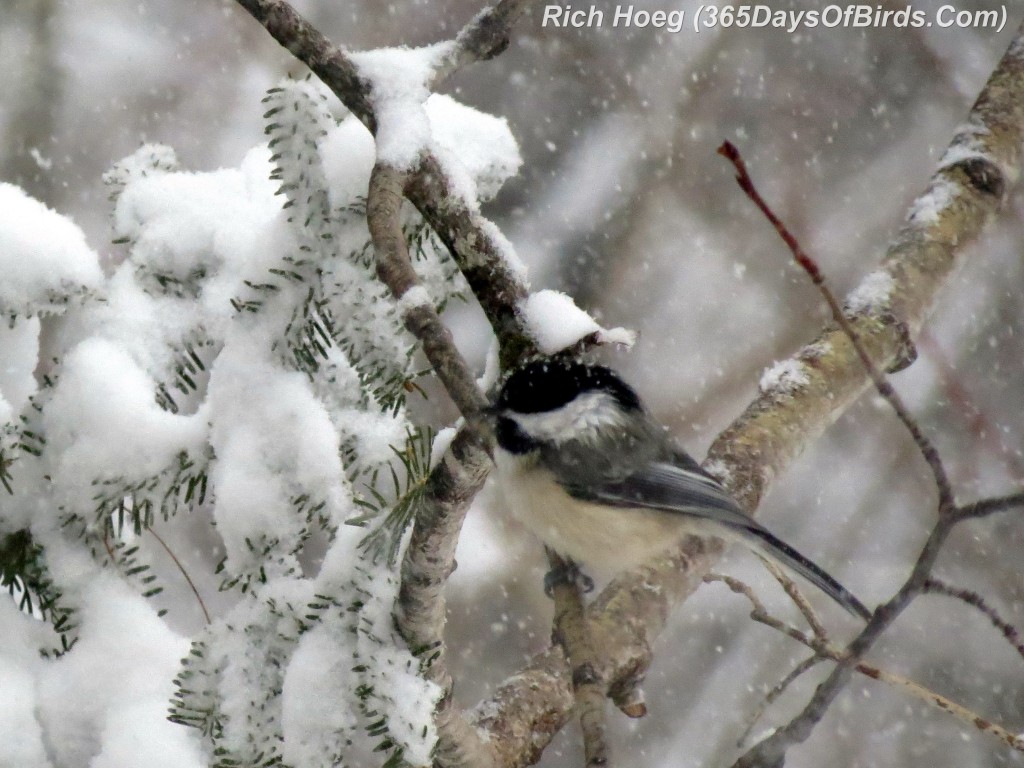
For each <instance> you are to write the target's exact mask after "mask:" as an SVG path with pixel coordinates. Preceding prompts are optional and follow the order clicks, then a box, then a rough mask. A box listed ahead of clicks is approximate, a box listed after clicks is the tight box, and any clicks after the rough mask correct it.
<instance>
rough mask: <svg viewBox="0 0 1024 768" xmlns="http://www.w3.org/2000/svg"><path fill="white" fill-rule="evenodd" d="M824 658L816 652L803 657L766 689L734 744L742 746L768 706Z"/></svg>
mask: <svg viewBox="0 0 1024 768" xmlns="http://www.w3.org/2000/svg"><path fill="white" fill-rule="evenodd" d="M824 660H825V658H824V657H823V656H820V655H819V654H817V653H815V654H814V655H813V656H808V657H807V658H806V659H804V660H803V661H801V662H800V663H799V664H797V665H796V666H795V667H793V669H792V670H790V672H789V674H788V675H786V676H785V677H784V678H782V679H781V680H780V681H779V682H777V683H776V684H775V685H774V686H772V689H771V690H770V691H768V693H767V694H766V695H765V697H764V699H762V701H761V703H760V704H758V706H757V709H755V710H754V711H753V713H751V716H750V721H749V722H748V723H747V727H746V728H744V729H743V733H741V734H740V736H739V738H738V739H736V746H737V747H742V746H743V744H744V743H745V742H746V740H747V737H749V736H750V732H751V731H752V730H754V726H755V725H757V721H758V720H760V719H761V718H762V717H763V716H764V713H765V712H767V711H768V707H770V706H771V705H772V704H774V703H775V701H776V700H777V699H778V698H779V697H780V696H781V695H782V694H783V693H785V692H786V690H787V689H788V688H789V686H791V685H792V684H793V683H795V682H796V681H797V680H798V679H799V678H800V676H801V675H803V674H804V673H805V672H807V671H809V670H810V669H812V668H814V667H816V666H817V665H818V664H820V663H821V662H822V661H824Z"/></svg>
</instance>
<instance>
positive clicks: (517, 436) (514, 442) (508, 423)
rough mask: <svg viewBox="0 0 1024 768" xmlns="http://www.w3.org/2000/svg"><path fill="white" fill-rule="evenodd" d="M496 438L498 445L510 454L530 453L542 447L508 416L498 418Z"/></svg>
mask: <svg viewBox="0 0 1024 768" xmlns="http://www.w3.org/2000/svg"><path fill="white" fill-rule="evenodd" d="M495 437H496V439H497V441H498V445H500V446H501V447H502V448H504V449H505V450H506V451H508V452H509V453H515V454H523V453H529V452H530V451H534V450H536V449H537V448H539V447H540V445H539V443H537V441H536V440H534V439H533V438H532V437H530V436H529V435H528V434H526V432H524V431H523V428H522V427H520V426H519V425H518V424H517V423H516V422H515V420H514V419H510V418H508V417H507V416H502V417H499V418H498V424H497V426H496V428H495Z"/></svg>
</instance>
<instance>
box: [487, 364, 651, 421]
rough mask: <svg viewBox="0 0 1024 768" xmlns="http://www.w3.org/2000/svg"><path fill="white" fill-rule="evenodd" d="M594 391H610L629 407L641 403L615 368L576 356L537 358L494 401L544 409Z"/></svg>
mask: <svg viewBox="0 0 1024 768" xmlns="http://www.w3.org/2000/svg"><path fill="white" fill-rule="evenodd" d="M591 391H603V392H607V393H608V394H610V395H611V396H612V397H614V398H615V399H616V400H618V401H619V404H620V405H621V406H622V407H623V408H625V409H627V410H639V409H640V407H641V406H640V398H639V397H638V396H637V394H636V392H635V391H634V390H633V388H632V387H630V386H629V385H628V384H627V383H626V382H624V381H623V380H622V379H621V378H619V375H618V374H617V373H615V371H613V370H612V369H611V368H605V367H604V366H602V365H587V364H586V363H580V362H576V361H573V360H534V361H532V362H529V363H526V364H525V365H523V366H522V367H520V368H517V369H516V370H515V371H514V372H513V373H512V375H511V376H509V377H508V379H507V380H506V381H505V384H504V385H503V386H502V388H501V392H499V393H498V399H497V401H496V402H495V404H494V405H495V408H496V409H497V410H509V411H515V412H516V413H544V412H546V411H553V410H555V409H557V408H561V407H562V406H563V405H565V404H566V403H568V402H570V401H572V400H573V399H574V398H576V397H577V396H579V395H580V394H582V393H584V392H591Z"/></svg>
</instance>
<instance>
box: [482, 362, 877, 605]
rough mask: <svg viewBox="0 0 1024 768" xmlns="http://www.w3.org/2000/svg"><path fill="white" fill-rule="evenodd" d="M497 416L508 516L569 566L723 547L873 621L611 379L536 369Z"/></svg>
mask: <svg viewBox="0 0 1024 768" xmlns="http://www.w3.org/2000/svg"><path fill="white" fill-rule="evenodd" d="M491 412H492V414H493V416H494V417H495V419H496V423H495V433H496V439H497V447H496V448H495V452H494V461H495V465H496V468H497V477H498V481H499V484H500V485H501V486H502V487H503V489H504V492H505V495H506V497H507V499H508V503H509V506H510V507H511V510H512V512H513V514H515V515H516V516H517V517H518V518H519V519H521V520H522V521H523V522H524V523H525V524H526V525H527V527H529V528H530V529H531V530H532V531H533V532H534V533H535V534H536V535H537V536H538V537H539V538H540V539H541V540H542V541H543V542H544V543H545V544H546V545H547V546H549V547H550V548H551V549H553V550H554V551H555V552H557V553H559V554H560V555H562V556H563V557H568V558H571V560H573V561H575V562H577V563H580V564H584V565H586V564H590V565H594V566H596V567H599V568H607V569H610V570H615V571H621V570H625V569H626V568H630V567H633V566H636V565H640V564H642V563H644V562H648V561H649V560H650V559H651V558H652V557H653V556H655V555H657V554H660V553H662V552H665V551H666V550H668V549H670V548H671V547H672V546H673V545H676V544H678V543H679V542H680V541H681V539H682V538H683V537H684V536H686V535H688V534H693V535H697V536H717V537H719V538H722V539H725V540H730V541H739V542H741V543H743V544H744V545H745V546H747V547H749V548H751V549H753V550H754V551H755V552H757V553H758V554H760V555H762V556H765V557H767V558H768V559H769V560H772V561H774V562H778V563H780V564H782V565H783V566H785V567H787V568H789V569H791V570H793V571H795V572H796V573H798V574H800V575H801V576H803V577H804V578H805V579H807V580H808V581H810V582H811V583H812V584H814V585H815V586H816V587H818V588H819V589H821V590H822V591H823V592H825V593H826V594H827V595H829V596H830V597H831V598H832V599H833V600H835V601H836V602H837V603H839V604H840V605H841V606H842V607H843V608H845V609H846V610H847V611H849V612H850V613H852V614H854V615H855V616H859V617H861V618H863V619H867V618H868V617H869V616H870V615H871V612H870V611H868V609H867V608H865V607H864V604H863V603H861V602H860V601H859V600H858V599H857V598H856V597H854V596H853V595H852V594H851V593H850V592H849V591H848V590H847V589H846V588H845V587H843V586H842V585H841V584H840V583H839V582H837V581H836V580H835V579H834V578H832V577H831V576H829V575H828V574H827V573H825V571H823V570H822V569H821V568H819V567H818V566H817V565H815V564H814V563H812V562H811V561H810V560H808V559H807V558H806V557H804V556H803V555H801V554H800V553H799V552H797V551H796V550H795V549H793V548H792V547H791V546H789V545H788V544H786V543H785V542H783V541H781V540H779V539H778V538H777V537H775V536H774V535H773V534H772V533H770V532H769V531H767V530H766V529H765V528H764V527H762V526H761V525H759V524H758V523H757V522H755V521H754V520H753V519H752V518H751V517H749V516H748V515H747V514H746V513H744V512H743V510H742V509H741V508H740V507H739V505H738V504H737V503H736V502H735V501H733V499H732V498H731V497H730V496H729V495H728V494H727V493H726V491H725V489H723V488H722V486H721V485H720V484H719V483H718V481H716V480H715V479H714V478H713V477H711V476H710V475H709V474H707V473H706V472H705V471H704V470H703V469H701V467H700V465H699V464H697V462H696V461H694V460H693V459H692V458H691V457H690V456H689V455H688V454H686V453H685V452H684V451H682V450H680V449H679V448H677V447H676V446H675V445H673V443H672V441H671V440H670V439H669V437H668V436H667V434H666V433H665V430H664V429H663V428H662V427H661V426H659V425H658V424H657V423H655V422H654V420H653V419H652V418H651V416H650V415H649V414H648V412H647V411H646V409H645V408H644V407H643V405H642V404H641V403H640V399H639V397H638V396H637V394H636V392H635V391H634V390H633V389H632V388H631V387H630V386H629V385H628V384H626V383H625V382H624V381H623V380H622V379H621V378H619V376H618V375H617V374H616V373H615V372H614V371H612V370H611V369H610V368H605V367H603V366H598V365H587V364H583V363H578V362H570V361H561V360H547V361H534V362H530V363H527V364H525V365H524V366H522V367H520V368H519V369H517V370H516V371H515V372H513V373H512V375H510V376H509V377H508V379H507V380H506V381H505V383H504V385H503V386H502V388H501V391H500V392H499V394H498V397H497V400H496V401H495V404H494V406H493V408H492V409H491Z"/></svg>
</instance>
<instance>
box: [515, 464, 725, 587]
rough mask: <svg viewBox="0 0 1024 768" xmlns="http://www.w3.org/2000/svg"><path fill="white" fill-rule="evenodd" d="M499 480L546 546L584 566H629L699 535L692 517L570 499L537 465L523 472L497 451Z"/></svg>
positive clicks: (609, 567) (528, 525)
mask: <svg viewBox="0 0 1024 768" xmlns="http://www.w3.org/2000/svg"><path fill="white" fill-rule="evenodd" d="M495 464H496V466H497V471H498V479H499V482H500V483H501V485H502V487H503V490H504V492H505V497H506V499H507V501H508V505H509V508H510V510H511V512H512V514H514V515H515V516H516V517H517V518H518V519H519V520H521V521H522V522H523V523H524V524H525V525H526V526H527V527H528V528H529V529H530V530H531V531H533V533H535V534H536V535H537V536H538V537H539V538H540V539H541V540H542V541H543V542H544V543H545V544H546V545H547V546H549V547H551V548H552V549H553V550H555V551H556V552H558V553H559V554H561V555H563V556H567V557H571V558H572V559H573V560H575V561H577V562H578V563H581V564H584V565H590V566H594V567H597V568H600V569H608V570H614V571H620V570H624V569H626V568H631V567H633V566H636V565H640V564H641V563H644V562H647V561H649V560H650V559H651V558H652V557H654V556H655V555H657V554H660V553H661V552H664V551H665V550H667V549H669V548H670V547H672V546H673V545H675V544H677V543H678V542H679V540H680V539H682V537H683V536H685V535H686V534H688V533H694V534H701V533H708V532H707V531H701V530H696V529H695V526H694V525H693V523H694V522H696V521H693V520H692V518H687V517H686V516H683V515H678V514H673V513H669V512H660V511H657V510H650V509H637V508H622V507H609V506H604V505H601V504H593V503H589V502H583V501H579V500H578V499H574V498H572V497H571V496H569V494H567V493H565V492H564V491H563V490H562V489H561V488H559V487H558V485H557V484H556V483H555V482H554V480H553V479H552V478H551V475H550V473H548V472H547V471H545V470H541V469H536V468H534V469H528V470H526V471H524V465H523V461H522V459H520V458H519V457H516V456H512V455H510V454H507V453H505V452H504V451H501V450H500V449H499V450H497V451H495Z"/></svg>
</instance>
